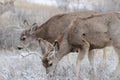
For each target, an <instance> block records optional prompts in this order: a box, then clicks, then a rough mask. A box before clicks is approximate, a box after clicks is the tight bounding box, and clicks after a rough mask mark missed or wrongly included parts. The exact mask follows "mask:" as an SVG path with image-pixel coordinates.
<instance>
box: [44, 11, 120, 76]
mask: <svg viewBox="0 0 120 80" xmlns="http://www.w3.org/2000/svg"><path fill="white" fill-rule="evenodd" d="M119 26H120V13H116V12H113V13H106V14H101V13H100V14H94V15H91V16H89V17H86V18H80V17H79V18H77V19H76V20H74V21H73V22H72V23H71V24H70V25H69V27H68V28H67V29H66V32H65V33H64V34H62V37H61V39H60V41H59V39H58V40H56V41H55V45H54V46H53V48H54V50H55V51H50V52H49V53H48V54H49V55H47V56H45V57H44V59H43V63H44V64H46V65H50V66H47V67H46V69H47V70H48V71H47V72H48V73H49V72H51V71H54V70H55V68H56V66H57V64H58V62H59V61H60V60H61V58H63V57H64V56H65V55H67V54H68V53H70V52H71V49H73V48H79V49H80V53H79V54H78V59H77V63H78V65H79V64H80V61H81V60H82V59H83V58H84V56H85V54H87V53H88V58H89V61H90V64H91V65H92V59H93V56H92V53H91V52H92V50H94V49H101V48H104V47H106V46H113V47H114V49H115V51H116V52H117V53H118V57H119V63H118V66H117V68H116V71H115V74H118V73H120V27H119ZM52 53H53V54H54V56H51V55H52Z"/></svg>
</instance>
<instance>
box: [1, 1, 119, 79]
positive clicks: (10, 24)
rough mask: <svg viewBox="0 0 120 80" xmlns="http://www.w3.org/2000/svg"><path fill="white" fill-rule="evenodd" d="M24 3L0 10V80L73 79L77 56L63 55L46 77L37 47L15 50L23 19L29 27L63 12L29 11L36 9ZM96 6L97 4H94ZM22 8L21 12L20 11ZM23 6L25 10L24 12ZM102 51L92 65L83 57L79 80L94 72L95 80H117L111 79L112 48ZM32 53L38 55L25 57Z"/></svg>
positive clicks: (114, 57)
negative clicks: (55, 67)
mask: <svg viewBox="0 0 120 80" xmlns="http://www.w3.org/2000/svg"><path fill="white" fill-rule="evenodd" d="M18 1H19V0H18ZM86 1H87V0H86ZM95 1H96V0H94V2H95ZM101 3H102V2H101ZM16 4H17V3H16ZM18 4H19V3H18ZM25 4H26V3H24V4H19V5H18V8H15V9H14V8H13V7H12V9H11V10H10V9H9V7H8V8H2V9H0V80H76V79H77V78H76V76H75V73H74V70H75V65H76V58H77V53H70V54H69V55H67V56H65V57H64V58H63V59H62V60H61V61H60V62H59V64H58V66H57V69H56V72H55V74H54V75H53V76H51V77H48V76H49V75H47V74H46V71H45V68H44V67H43V66H42V62H41V59H40V57H39V56H38V55H40V54H41V50H40V47H39V46H38V45H36V44H35V45H33V46H32V47H30V48H29V49H30V50H31V51H30V52H27V51H26V50H21V51H18V50H17V49H16V46H17V45H18V43H19V37H20V33H21V31H22V30H23V29H24V28H26V27H24V25H23V20H24V19H27V20H28V22H29V24H30V25H31V24H33V23H34V22H37V23H38V24H42V23H43V22H45V21H46V20H48V19H49V18H50V17H51V16H53V15H55V14H58V13H60V12H63V11H60V10H59V9H58V8H54V7H50V6H38V5H37V7H39V9H38V8H37V9H35V10H31V9H34V8H36V5H25ZM96 4H98V3H97V2H96ZM21 5H22V9H20V6H21ZM85 5H86V4H85ZM100 5H102V4H100ZM116 6H117V5H116ZM3 7H4V6H3ZM24 7H26V8H25V9H24ZM28 7H30V8H28ZM40 7H41V8H40ZM43 7H44V8H43ZM103 7H104V6H102V7H101V6H100V7H99V6H98V7H95V8H100V11H102V10H103ZM106 7H107V6H106ZM108 8H109V9H110V11H112V10H111V9H112V8H111V7H107V8H104V10H103V11H107V9H108ZM118 8H119V6H118ZM27 9H28V10H27ZM86 9H87V8H86ZM109 9H108V11H109ZM113 9H114V8H113ZM116 9H117V8H116ZM66 12H67V11H66ZM29 27H30V26H29ZM105 51H106V52H105V53H104V51H103V50H102V49H101V50H95V51H94V54H95V55H94V66H91V65H90V64H89V61H88V58H87V55H86V57H85V58H84V60H82V61H81V64H80V70H79V80H90V78H91V75H92V73H91V72H92V71H93V70H94V71H95V76H94V80H120V75H119V76H118V77H116V78H114V79H112V78H113V72H114V70H115V68H116V66H117V63H118V60H117V59H118V58H117V55H116V53H115V51H114V49H113V48H112V47H107V48H105ZM31 52H35V53H36V54H38V55H34V54H32V55H29V56H26V55H28V54H30V53H31ZM105 55H106V57H105ZM24 56H26V57H24ZM92 67H94V68H92Z"/></svg>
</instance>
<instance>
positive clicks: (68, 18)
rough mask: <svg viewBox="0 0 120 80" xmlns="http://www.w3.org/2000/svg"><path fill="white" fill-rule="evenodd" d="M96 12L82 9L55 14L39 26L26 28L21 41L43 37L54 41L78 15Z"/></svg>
mask: <svg viewBox="0 0 120 80" xmlns="http://www.w3.org/2000/svg"><path fill="white" fill-rule="evenodd" d="M95 13H97V12H94V11H80V12H72V13H68V14H59V15H55V16H53V17H51V18H50V19H49V20H48V21H47V22H45V23H44V24H42V25H41V26H39V27H38V26H32V27H31V28H30V29H27V30H24V31H23V32H22V34H21V37H20V41H21V43H29V42H30V40H31V39H32V40H33V39H37V38H43V39H45V40H47V41H48V42H50V43H53V42H54V41H55V39H56V38H57V36H58V35H59V34H61V33H64V30H65V28H67V27H68V26H69V24H70V23H71V22H72V21H73V20H74V19H76V18H77V17H81V18H84V17H87V16H90V15H92V14H95ZM27 24H28V23H27Z"/></svg>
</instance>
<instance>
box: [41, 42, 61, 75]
mask: <svg viewBox="0 0 120 80" xmlns="http://www.w3.org/2000/svg"><path fill="white" fill-rule="evenodd" d="M58 50H59V44H58V42H57V41H55V42H54V44H53V46H51V48H50V49H49V50H48V51H47V52H46V54H45V55H44V56H43V59H42V63H43V66H44V67H45V68H46V73H47V74H48V73H51V72H54V71H55V69H56V66H57V64H58V59H57V58H56V57H55V55H56V53H57V52H58Z"/></svg>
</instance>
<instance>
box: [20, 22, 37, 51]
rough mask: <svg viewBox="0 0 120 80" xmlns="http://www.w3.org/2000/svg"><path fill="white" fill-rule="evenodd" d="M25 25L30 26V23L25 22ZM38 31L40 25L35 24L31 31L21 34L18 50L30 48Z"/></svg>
mask: <svg viewBox="0 0 120 80" xmlns="http://www.w3.org/2000/svg"><path fill="white" fill-rule="evenodd" d="M24 24H28V22H26V21H24ZM28 26H29V25H28ZM37 29H38V25H37V23H34V24H33V25H32V26H31V28H30V29H27V30H24V31H23V32H22V33H21V36H20V44H19V45H18V49H22V48H23V46H28V45H29V43H30V42H31V41H33V40H35V39H34V35H33V34H34V32H35V31H37Z"/></svg>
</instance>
